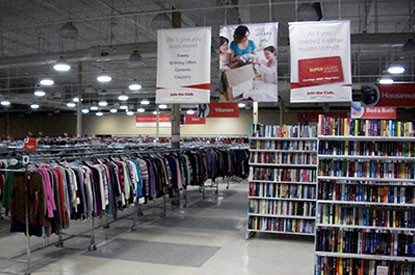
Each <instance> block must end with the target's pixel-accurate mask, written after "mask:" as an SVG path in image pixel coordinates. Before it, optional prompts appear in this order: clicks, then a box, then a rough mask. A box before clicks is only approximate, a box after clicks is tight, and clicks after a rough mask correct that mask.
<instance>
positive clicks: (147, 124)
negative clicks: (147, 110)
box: [135, 114, 171, 128]
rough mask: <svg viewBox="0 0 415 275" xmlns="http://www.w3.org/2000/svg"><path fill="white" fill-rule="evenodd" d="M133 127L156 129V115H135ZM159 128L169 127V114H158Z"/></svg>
mask: <svg viewBox="0 0 415 275" xmlns="http://www.w3.org/2000/svg"><path fill="white" fill-rule="evenodd" d="M135 126H137V127H143V128H154V127H157V115H136V116H135ZM159 127H161V128H168V127H171V120H170V115H169V114H160V117H159Z"/></svg>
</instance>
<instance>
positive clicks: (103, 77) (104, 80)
mask: <svg viewBox="0 0 415 275" xmlns="http://www.w3.org/2000/svg"><path fill="white" fill-rule="evenodd" d="M97 80H98V82H101V83H107V82H110V81H111V80H112V77H111V76H110V75H108V74H105V73H104V74H100V75H98V76H97Z"/></svg>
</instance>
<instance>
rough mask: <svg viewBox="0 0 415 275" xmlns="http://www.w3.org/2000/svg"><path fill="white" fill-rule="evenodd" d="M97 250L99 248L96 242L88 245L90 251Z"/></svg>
mask: <svg viewBox="0 0 415 275" xmlns="http://www.w3.org/2000/svg"><path fill="white" fill-rule="evenodd" d="M95 250H97V246H96V245H95V244H90V245H89V246H88V251H95Z"/></svg>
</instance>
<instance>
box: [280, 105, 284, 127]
mask: <svg viewBox="0 0 415 275" xmlns="http://www.w3.org/2000/svg"><path fill="white" fill-rule="evenodd" d="M283 111H284V102H283V101H282V99H281V100H280V125H282V112H283Z"/></svg>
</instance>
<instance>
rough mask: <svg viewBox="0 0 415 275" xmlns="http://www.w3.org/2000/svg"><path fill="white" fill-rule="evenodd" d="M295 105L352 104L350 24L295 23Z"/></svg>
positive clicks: (292, 39)
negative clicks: (310, 103)
mask: <svg viewBox="0 0 415 275" xmlns="http://www.w3.org/2000/svg"><path fill="white" fill-rule="evenodd" d="M289 32H290V35H289V36H290V52H291V83H290V84H291V85H290V86H291V100H290V101H291V102H292V103H302V102H350V101H351V100H352V76H351V65H350V21H326V22H314V21H313V22H291V23H289Z"/></svg>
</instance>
